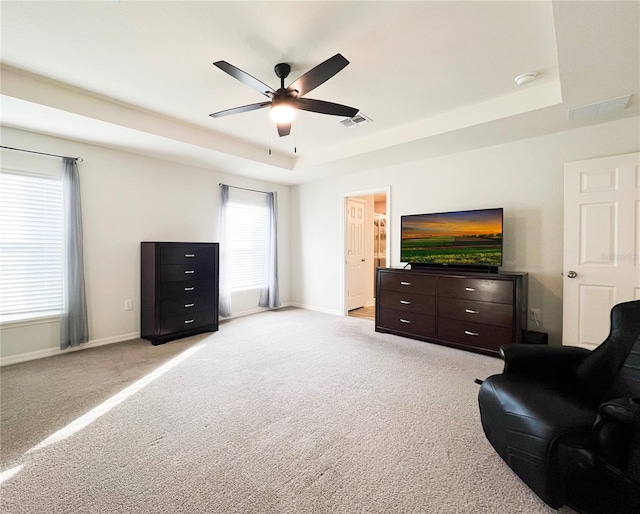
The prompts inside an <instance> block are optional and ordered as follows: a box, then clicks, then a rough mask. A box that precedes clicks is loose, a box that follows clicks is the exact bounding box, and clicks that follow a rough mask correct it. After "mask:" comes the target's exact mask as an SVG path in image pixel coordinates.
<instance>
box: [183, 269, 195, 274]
mask: <svg viewBox="0 0 640 514" xmlns="http://www.w3.org/2000/svg"><path fill="white" fill-rule="evenodd" d="M195 272H196V270H193V269H188V270H185V274H186V275H193V274H194V273H195Z"/></svg>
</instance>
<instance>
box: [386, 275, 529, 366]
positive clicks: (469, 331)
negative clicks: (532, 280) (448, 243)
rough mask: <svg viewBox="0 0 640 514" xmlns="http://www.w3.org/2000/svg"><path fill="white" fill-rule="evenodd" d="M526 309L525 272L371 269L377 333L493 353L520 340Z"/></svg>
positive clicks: (496, 353) (524, 324) (523, 329)
mask: <svg viewBox="0 0 640 514" xmlns="http://www.w3.org/2000/svg"><path fill="white" fill-rule="evenodd" d="M526 313H527V274H526V273H462V272H460V273H452V272H440V271H430V270H400V269H390V268H378V270H377V275H376V331H377V332H389V333H392V334H397V335H401V336H406V337H411V338H414V339H420V340H423V341H429V342H432V343H438V344H443V345H447V346H453V347H456V348H461V349H464V350H470V351H474V352H478V353H484V354H487V355H498V350H499V348H500V346H502V345H504V344H512V343H520V342H522V336H523V333H524V332H525V331H526Z"/></svg>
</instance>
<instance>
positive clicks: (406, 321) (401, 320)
mask: <svg viewBox="0 0 640 514" xmlns="http://www.w3.org/2000/svg"><path fill="white" fill-rule="evenodd" d="M400 323H411V321H409V320H408V319H402V318H400Z"/></svg>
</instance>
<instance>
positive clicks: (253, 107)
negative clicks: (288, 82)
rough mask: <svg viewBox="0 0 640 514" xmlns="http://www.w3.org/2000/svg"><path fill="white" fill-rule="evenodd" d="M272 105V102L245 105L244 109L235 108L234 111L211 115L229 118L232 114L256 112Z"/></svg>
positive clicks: (227, 110)
mask: <svg viewBox="0 0 640 514" xmlns="http://www.w3.org/2000/svg"><path fill="white" fill-rule="evenodd" d="M269 105H271V102H260V103H259V104H249V105H243V106H242V107H234V108H233V109H226V110H224V111H219V112H214V113H213V114H209V116H211V117H212V118H220V117H221V116H229V115H230V114H240V113H241V112H249V111H255V110H257V109H262V108H263V107H267V106H269Z"/></svg>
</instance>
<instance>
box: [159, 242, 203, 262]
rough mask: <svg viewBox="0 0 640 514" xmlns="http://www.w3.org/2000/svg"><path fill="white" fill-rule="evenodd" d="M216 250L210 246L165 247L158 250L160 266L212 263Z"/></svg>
mask: <svg viewBox="0 0 640 514" xmlns="http://www.w3.org/2000/svg"><path fill="white" fill-rule="evenodd" d="M215 258H216V249H215V248H214V247H212V246H208V245H207V246H166V247H163V248H160V264H187V265H190V264H193V263H196V262H197V263H203V262H212V261H214V260H215Z"/></svg>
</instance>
